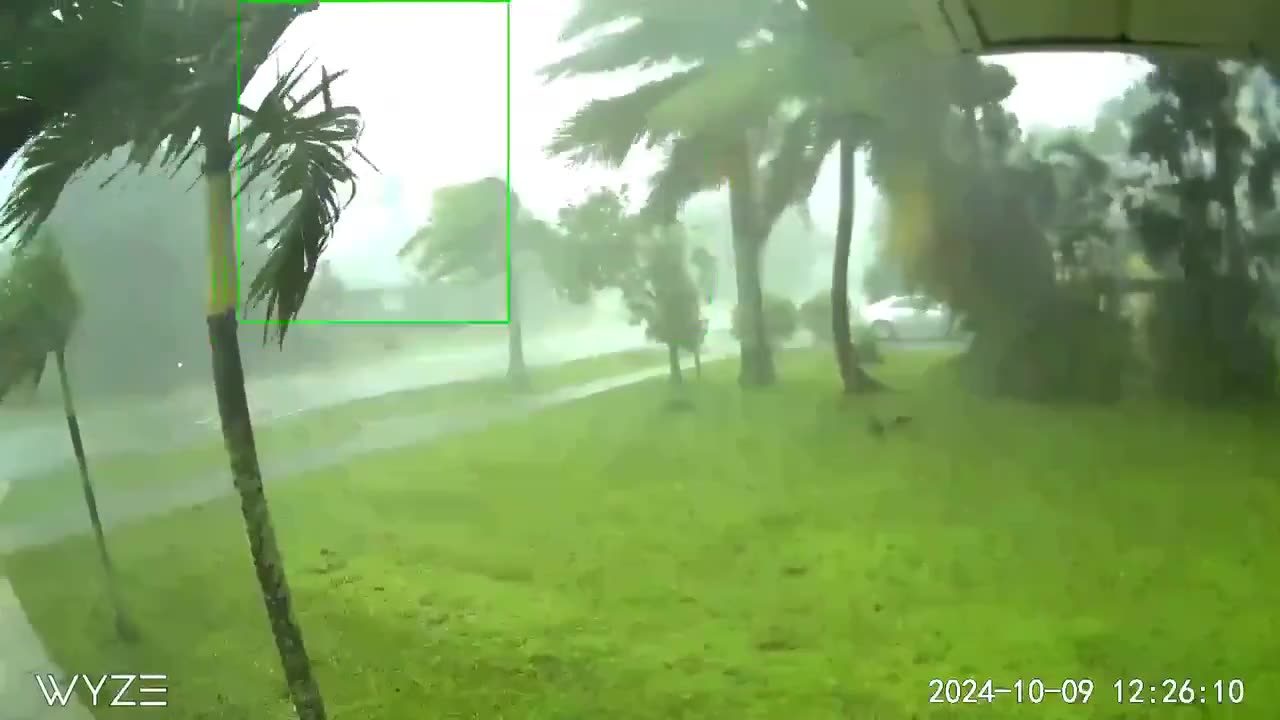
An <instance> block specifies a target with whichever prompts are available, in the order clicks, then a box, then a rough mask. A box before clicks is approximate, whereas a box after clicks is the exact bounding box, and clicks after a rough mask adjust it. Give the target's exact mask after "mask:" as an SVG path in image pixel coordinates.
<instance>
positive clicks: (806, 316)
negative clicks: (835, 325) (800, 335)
mask: <svg viewBox="0 0 1280 720" xmlns="http://www.w3.org/2000/svg"><path fill="white" fill-rule="evenodd" d="M849 314H850V317H852V316H853V310H852V308H850V311H849ZM799 319H800V324H801V325H802V326H803V327H804V329H805V330H808V331H809V332H810V333H812V334H813V338H814V340H816V341H818V342H819V343H824V344H829V343H830V342H831V292H830V291H825V290H824V291H823V292H820V293H818V294H817V295H814V296H813V297H811V298H809V299H808V300H806V301H805V302H804V304H802V305H801V306H800V309H799Z"/></svg>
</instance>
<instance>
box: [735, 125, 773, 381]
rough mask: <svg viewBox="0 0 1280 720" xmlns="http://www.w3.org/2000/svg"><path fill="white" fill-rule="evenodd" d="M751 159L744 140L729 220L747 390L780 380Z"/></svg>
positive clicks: (741, 374) (738, 156)
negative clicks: (772, 346) (766, 297)
mask: <svg viewBox="0 0 1280 720" xmlns="http://www.w3.org/2000/svg"><path fill="white" fill-rule="evenodd" d="M750 160H751V158H750V156H749V154H748V148H747V146H746V142H745V140H744V141H743V142H742V144H741V146H740V148H739V150H738V152H737V153H736V155H735V156H734V157H733V158H732V163H731V167H730V172H729V218H730V223H731V225H732V229H733V252H734V269H735V271H736V273H735V275H736V278H737V284H738V307H739V312H741V313H742V320H743V327H742V329H741V330H742V331H741V333H740V337H739V338H738V343H739V346H740V347H741V358H742V359H741V365H740V366H739V368H738V384H739V385H741V386H743V387H756V386H764V385H772V384H773V382H774V381H775V380H776V379H777V372H776V370H775V368H774V365H773V352H772V350H771V349H770V348H769V336H768V332H767V330H766V328H765V321H764V283H763V281H762V278H761V259H762V258H761V256H762V254H763V250H764V237H763V236H762V230H761V228H760V223H759V221H758V220H757V217H758V213H759V210H758V208H757V207H756V204H757V198H756V189H755V184H754V180H755V178H754V173H753V171H752V168H751V164H750Z"/></svg>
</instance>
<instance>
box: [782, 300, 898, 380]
mask: <svg viewBox="0 0 1280 720" xmlns="http://www.w3.org/2000/svg"><path fill="white" fill-rule="evenodd" d="M798 315H799V318H800V324H801V325H802V326H803V327H804V329H806V330H808V331H809V332H810V333H812V334H813V338H814V340H816V341H817V342H819V343H821V344H823V345H830V344H831V343H832V342H833V338H832V335H831V330H832V318H831V292H830V291H823V292H820V293H818V294H817V295H814V296H813V297H811V298H809V299H808V300H806V301H805V302H804V304H802V305H801V306H800V309H799V313H798ZM849 318H850V322H853V307H852V305H850V308H849ZM850 334H851V335H852V337H853V346H854V348H856V349H857V352H858V360H859V361H860V362H866V363H875V362H880V360H881V355H880V344H879V341H878V338H876V335H875V333H874V332H873V331H872V330H871V328H870V326H867V325H861V324H859V325H854V326H853V327H852V328H851V330H850Z"/></svg>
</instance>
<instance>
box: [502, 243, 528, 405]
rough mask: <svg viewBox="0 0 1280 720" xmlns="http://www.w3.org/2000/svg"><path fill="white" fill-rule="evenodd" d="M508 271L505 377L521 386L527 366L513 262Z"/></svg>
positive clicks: (526, 380) (526, 383)
mask: <svg viewBox="0 0 1280 720" xmlns="http://www.w3.org/2000/svg"><path fill="white" fill-rule="evenodd" d="M508 271H509V272H510V273H511V287H510V291H511V304H510V308H511V317H509V318H508V321H509V322H508V325H507V378H508V379H509V380H510V381H511V383H512V384H513V385H515V386H516V387H519V388H523V387H526V386H528V384H529V368H528V366H527V365H526V364H525V361H524V328H523V326H522V325H521V322H520V301H519V297H520V295H519V293H518V292H517V285H516V268H515V264H514V262H513V263H512V264H511V265H510V266H509V267H508Z"/></svg>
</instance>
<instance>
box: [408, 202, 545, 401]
mask: <svg viewBox="0 0 1280 720" xmlns="http://www.w3.org/2000/svg"><path fill="white" fill-rule="evenodd" d="M509 214H510V215H511V216H512V219H513V220H514V221H516V223H515V224H516V225H517V226H518V227H521V228H522V229H524V228H528V229H530V230H534V222H533V221H532V220H531V219H527V218H524V217H523V215H524V213H523V212H522V209H521V207H520V199H519V198H518V197H517V196H516V195H515V193H514V192H512V191H511V189H510V188H509V187H508V186H507V183H506V181H504V180H501V179H499V178H485V179H483V180H477V181H475V182H469V183H462V184H459V185H449V186H446V187H442V188H440V189H439V190H436V192H435V196H434V198H433V200H432V210H431V219H430V221H429V222H428V223H427V225H426V226H424V227H422V228H420V229H419V230H418V231H417V232H415V233H414V234H413V235H412V236H411V237H410V238H409V239H408V240H407V241H405V244H404V246H403V247H401V248H400V253H399V256H400V257H401V258H408V259H411V260H412V261H413V262H414V263H415V264H416V265H417V268H418V270H420V271H421V272H423V273H424V274H425V275H426V276H427V277H429V278H430V279H432V280H437V281H445V282H452V281H463V282H480V281H483V280H488V279H492V278H495V277H500V276H501V275H502V274H503V273H506V274H507V280H508V283H509V285H508V288H509V299H510V304H509V309H510V316H509V317H508V323H507V377H508V378H509V379H510V380H511V382H512V383H513V384H515V385H516V386H517V387H523V386H525V385H527V384H528V382H529V371H528V367H527V366H526V365H525V361H524V332H523V330H524V326H523V324H522V322H521V315H522V313H521V306H522V303H521V302H520V294H519V288H520V283H517V282H516V278H517V276H518V274H517V273H516V266H517V264H516V262H515V257H514V256H513V255H512V254H511V253H508V246H507V242H506V240H507V235H506V230H507V217H508V215H509ZM514 231H515V229H514V228H513V232H514Z"/></svg>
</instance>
